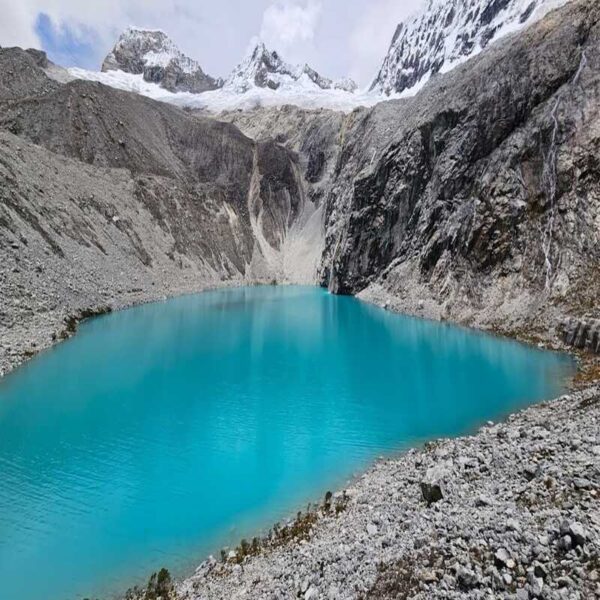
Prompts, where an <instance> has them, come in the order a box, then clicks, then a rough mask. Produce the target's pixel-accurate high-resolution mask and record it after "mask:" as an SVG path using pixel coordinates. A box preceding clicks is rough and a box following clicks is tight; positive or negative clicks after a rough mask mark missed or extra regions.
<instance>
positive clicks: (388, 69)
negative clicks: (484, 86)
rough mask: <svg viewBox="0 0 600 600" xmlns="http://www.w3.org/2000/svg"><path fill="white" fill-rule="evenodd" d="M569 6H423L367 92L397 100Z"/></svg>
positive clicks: (432, 0) (501, 0)
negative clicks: (396, 96) (391, 95)
mask: <svg viewBox="0 0 600 600" xmlns="http://www.w3.org/2000/svg"><path fill="white" fill-rule="evenodd" d="M567 1H568V0H428V3H427V5H426V7H425V9H424V10H423V11H422V12H420V13H418V14H416V15H415V16H414V17H412V19H409V20H407V21H406V23H400V25H398V27H397V29H396V33H395V34H394V37H393V39H392V43H391V44H390V48H389V50H388V54H387V56H386V57H385V59H384V61H383V64H382V66H381V68H380V70H379V73H378V74H377V77H376V78H375V80H374V81H373V83H372V84H371V88H370V89H371V91H377V92H379V93H382V94H386V95H388V96H389V95H390V94H401V93H403V92H406V91H408V90H412V91H414V90H417V89H419V88H420V87H422V86H423V85H424V84H425V83H426V82H427V81H428V80H429V79H430V78H431V77H433V76H435V75H437V74H438V73H444V72H447V71H449V70H450V69H452V68H453V67H455V66H456V65H458V64H460V63H462V62H464V61H465V60H467V59H469V58H471V57H472V56H475V55H476V54H478V53H479V52H481V51H482V50H484V49H485V48H486V47H487V46H488V45H489V44H490V43H492V42H493V41H495V40H497V39H499V38H501V37H502V36H503V35H506V34H507V33H511V32H514V31H517V30H519V29H521V28H523V27H525V26H527V25H529V24H531V23H533V22H535V21H537V20H539V19H541V18H542V17H543V16H544V15H545V14H546V13H547V12H549V11H550V10H552V9H554V8H557V7H558V6H560V5H562V4H565V2H567Z"/></svg>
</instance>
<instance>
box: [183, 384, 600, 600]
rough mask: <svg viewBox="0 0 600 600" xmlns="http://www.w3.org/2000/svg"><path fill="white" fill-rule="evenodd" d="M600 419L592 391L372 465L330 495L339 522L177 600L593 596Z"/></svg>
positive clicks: (193, 581)
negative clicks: (341, 505) (438, 492)
mask: <svg viewBox="0 0 600 600" xmlns="http://www.w3.org/2000/svg"><path fill="white" fill-rule="evenodd" d="M599 423H600V388H599V387H594V386H592V387H589V388H587V389H584V390H580V391H576V392H571V393H569V394H566V395H564V396H562V397H560V398H558V399H555V400H551V401H547V402H543V403H541V404H537V405H534V406H532V407H529V408H527V409H525V410H523V411H521V412H518V413H516V414H513V415H511V416H509V417H508V418H507V419H506V420H505V421H504V422H502V423H499V424H492V423H489V424H488V425H486V426H484V427H483V428H481V429H480V430H479V431H478V432H477V433H475V434H474V435H472V436H466V437H459V438H452V439H441V440H437V441H435V442H430V443H428V444H426V445H425V447H424V448H421V449H412V450H409V451H407V452H405V453H403V454H401V455H400V456H396V457H392V458H388V459H381V460H380V461H378V462H377V463H376V464H374V465H373V466H372V467H371V468H370V469H369V470H367V471H366V472H365V473H364V474H363V475H361V476H359V477H358V478H357V479H356V480H355V481H354V482H353V483H352V484H351V485H350V486H349V487H348V488H346V489H345V490H343V491H342V492H338V493H337V494H335V495H334V496H333V499H332V503H333V505H335V503H336V502H338V501H339V500H340V499H343V502H344V509H343V510H341V511H340V512H339V514H336V511H335V510H323V509H322V508H319V509H317V510H315V511H314V512H313V514H314V515H315V519H314V522H311V523H310V524H309V527H308V531H309V532H308V533H307V535H306V536H304V535H302V536H301V537H300V538H296V539H292V540H290V541H289V542H288V543H286V544H284V545H283V546H279V545H278V544H277V543H272V539H273V538H272V536H273V534H271V539H270V540H269V539H267V540H265V541H264V544H265V546H266V549H265V550H263V551H260V552H259V553H258V554H256V555H252V552H250V553H249V555H248V556H242V555H241V552H242V550H241V547H240V548H238V549H236V550H235V551H231V553H230V554H229V555H228V558H226V560H225V562H223V561H222V560H215V559H213V558H210V559H208V560H206V561H205V562H204V563H202V564H201V565H200V566H199V567H198V569H197V570H196V573H195V574H194V575H193V576H191V577H189V578H188V579H186V580H185V581H183V582H182V583H180V584H178V585H177V586H176V590H177V591H176V594H177V595H176V597H177V598H182V599H185V600H212V599H220V598H246V597H247V598H289V597H301V598H306V599H311V598H331V599H335V598H340V599H341V598H366V597H368V598H389V597H411V598H413V597H414V598H423V599H425V598H485V597H492V595H491V594H500V595H501V597H504V598H519V600H520V599H521V598H534V597H537V596H538V595H539V591H540V590H541V589H544V590H545V594H546V595H544V598H591V597H593V595H594V594H596V595H597V594H598V593H600V587H599V586H598V583H597V582H598V581H599V575H600V574H599V572H598V562H597V561H598V560H599V559H600V518H599V515H598V513H597V511H595V510H594V508H593V507H594V506H596V505H597V502H598V500H599V499H600V481H599V480H598V475H599V468H600V436H599V435H598V430H599V428H598V424H599ZM437 486H439V489H440V490H441V495H442V498H441V499H439V500H436V494H435V490H437V489H438V488H437ZM432 490H434V491H433V492H432ZM425 496H427V498H428V499H429V501H430V504H428V502H427V500H426V498H425ZM288 527H291V528H292V529H293V528H294V522H293V521H290V523H288ZM519 590H521V591H520V592H519ZM400 593H402V594H409V595H408V596H395V595H394V594H400ZM517 593H518V595H517ZM486 594H487V595H486ZM493 597H498V596H493Z"/></svg>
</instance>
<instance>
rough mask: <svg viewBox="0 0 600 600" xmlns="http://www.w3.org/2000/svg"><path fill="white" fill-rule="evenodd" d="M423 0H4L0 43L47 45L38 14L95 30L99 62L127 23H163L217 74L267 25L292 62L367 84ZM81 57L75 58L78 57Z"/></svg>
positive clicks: (80, 31) (76, 29) (75, 30)
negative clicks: (37, 24) (41, 36)
mask: <svg viewBox="0 0 600 600" xmlns="http://www.w3.org/2000/svg"><path fill="white" fill-rule="evenodd" d="M423 1H424V0H219V1H218V2H215V1H214V0H0V14H1V15H2V18H1V19H0V45H1V46H9V45H20V46H24V47H29V46H34V47H40V40H39V39H38V37H37V35H36V33H35V29H34V26H35V22H36V19H37V18H38V16H39V14H40V13H46V14H47V15H49V17H50V18H51V20H52V22H53V23H54V24H55V26H56V27H57V29H58V30H60V29H61V28H62V27H67V28H68V30H69V31H70V33H72V34H74V35H76V36H77V35H79V36H81V38H82V39H83V40H84V41H90V40H86V39H85V38H86V36H89V35H90V34H91V33H93V34H94V40H93V42H92V43H94V44H95V47H94V52H95V58H94V60H95V61H96V66H98V67H99V65H100V62H101V60H102V58H103V56H104V55H105V54H106V52H108V50H109V49H110V48H111V46H112V45H113V44H114V42H115V40H116V37H117V36H118V35H119V33H120V32H121V31H122V30H123V29H124V28H125V27H126V26H128V25H139V26H142V27H160V28H162V29H164V30H165V31H166V32H167V33H168V34H169V35H170V36H171V37H172V38H173V40H174V41H175V42H176V43H177V44H178V45H179V46H180V47H181V49H182V50H183V51H184V52H186V53H187V54H189V55H190V56H192V57H193V58H196V59H198V60H199V61H200V63H201V64H202V66H203V67H204V68H205V70H206V71H207V72H208V73H210V74H212V75H222V76H227V75H228V73H229V71H230V70H231V69H232V68H233V67H234V66H235V64H237V63H238V62H239V60H240V59H241V58H242V56H243V54H244V50H245V48H246V47H247V44H248V41H249V40H250V38H251V37H252V36H254V35H256V34H257V33H259V32H260V34H261V37H263V39H264V41H265V43H267V44H268V46H269V47H271V48H273V49H277V50H279V51H281V53H282V54H283V56H284V58H286V59H287V60H289V61H290V62H295V63H301V62H308V63H309V64H311V65H312V66H313V67H314V68H316V69H317V70H319V71H321V72H322V73H323V75H326V76H328V77H343V76H347V75H350V76H352V77H353V78H355V79H356V80H357V82H359V83H360V84H362V85H367V84H368V83H369V80H370V79H372V77H373V76H374V75H375V72H376V71H377V68H378V66H379V65H380V64H381V61H382V60H383V57H384V55H385V53H386V51H387V48H388V45H389V43H390V40H391V38H392V35H393V33H394V29H395V27H396V25H397V23H399V22H400V21H401V20H403V19H404V18H405V17H406V16H407V15H408V14H409V13H411V12H413V11H414V10H415V9H416V8H418V7H419V6H420V5H421V4H422V2H423ZM74 60H76V58H74Z"/></svg>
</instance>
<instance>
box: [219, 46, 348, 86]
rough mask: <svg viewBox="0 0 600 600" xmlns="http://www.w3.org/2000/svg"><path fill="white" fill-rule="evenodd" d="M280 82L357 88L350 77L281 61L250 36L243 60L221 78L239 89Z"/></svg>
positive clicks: (226, 83)
mask: <svg viewBox="0 0 600 600" xmlns="http://www.w3.org/2000/svg"><path fill="white" fill-rule="evenodd" d="M282 86H283V87H290V86H292V87H309V88H310V87H317V88H321V89H323V90H330V89H337V90H344V91H346V92H354V91H356V89H357V85H356V83H354V81H352V80H351V79H340V80H338V81H334V80H332V79H329V78H327V77H323V76H322V75H319V73H317V71H315V70H314V69H312V68H311V67H309V66H308V65H307V64H305V65H303V66H302V65H291V64H289V63H287V62H285V61H284V60H283V59H282V58H281V56H280V55H279V54H278V53H277V52H275V51H270V50H269V49H268V48H267V47H266V46H265V44H264V42H263V41H262V40H260V39H258V38H255V39H254V40H252V42H251V43H250V46H249V49H248V52H247V53H246V56H245V57H244V60H243V61H242V62H241V63H240V64H239V65H238V66H237V67H236V68H235V69H234V70H233V71H232V72H231V75H230V76H229V78H228V79H227V81H226V82H225V87H226V88H230V89H233V90H235V91H236V92H242V93H243V92H246V91H248V90H249V89H251V88H253V87H260V88H270V89H272V90H277V89H279V88H281V87H282Z"/></svg>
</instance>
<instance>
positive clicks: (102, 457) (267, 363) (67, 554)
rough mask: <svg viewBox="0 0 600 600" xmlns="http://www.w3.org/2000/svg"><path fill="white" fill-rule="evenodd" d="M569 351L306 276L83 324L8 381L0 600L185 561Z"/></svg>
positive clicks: (552, 376) (91, 585) (34, 596)
mask: <svg viewBox="0 0 600 600" xmlns="http://www.w3.org/2000/svg"><path fill="white" fill-rule="evenodd" d="M573 369H574V365H573V363H572V361H571V360H570V359H569V358H568V357H565V356H562V355H560V354H556V353H552V352H543V351H538V350H536V349H533V348H529V347H527V346H524V345H522V344H519V343H517V342H512V341H509V340H504V339H500V338H496V337H493V336H489V335H484V334H481V333H476V332H472V331H469V330H466V329H463V328H459V327H454V326H451V325H448V324H442V323H434V322H429V321H424V320H419V319H413V318H408V317H403V316H399V315H395V314H392V313H390V312H387V311H384V310H381V309H379V308H376V307H374V306H371V305H368V304H365V303H362V302H360V301H358V300H356V299H354V298H350V297H337V296H332V295H330V294H328V293H327V292H326V291H325V290H322V289H319V288H312V287H252V288H239V289H226V290H221V291H211V292H206V293H203V294H198V295H194V296H186V297H181V298H176V299H173V300H169V301H166V302H163V303H156V304H149V305H144V306H140V307H136V308H132V309H130V310H126V311H122V312H119V313H114V314H110V315H106V316H103V317H99V318H94V319H92V320H89V321H86V322H84V323H83V324H82V325H81V327H80V330H79V332H78V334H77V335H76V336H75V337H74V338H73V339H71V340H69V341H67V342H65V343H62V344H60V345H58V346H57V347H55V348H53V349H52V350H49V351H47V352H44V353H42V354H41V355H39V356H38V357H36V358H34V359H33V360H31V361H30V362H29V363H27V364H26V365H24V366H23V367H21V368H20V369H18V370H17V371H15V372H14V373H12V374H10V375H9V376H7V377H5V378H4V379H3V380H0V581H2V598H3V600H40V599H41V598H43V599H44V600H73V599H80V598H85V597H90V598H107V597H112V596H113V595H115V594H118V593H120V592H123V591H124V590H125V588H127V587H128V586H130V585H133V584H135V583H143V582H145V581H146V580H147V578H148V576H149V575H150V573H151V572H152V571H154V570H157V569H158V568H160V567H163V566H164V567H167V568H169V569H170V570H171V571H172V572H173V573H174V574H176V575H183V574H186V573H187V572H190V571H191V570H192V569H193V567H194V566H195V565H196V564H198V563H199V562H200V561H201V560H202V559H203V558H205V557H206V556H207V555H208V554H209V553H216V552H218V550H219V549H220V548H221V547H223V546H226V545H228V544H229V545H235V544H236V543H237V542H239V540H240V539H241V538H242V537H251V536H252V535H255V534H256V533H258V532H260V531H261V530H264V529H265V528H267V527H268V526H269V525H271V524H273V523H274V522H276V521H278V520H280V519H282V518H285V517H286V516H288V515H290V514H293V513H294V512H295V511H296V510H298V509H300V508H303V507H305V506H306V504H307V503H308V502H309V501H312V500H316V499H318V498H320V497H322V496H323V495H324V493H325V492H326V491H327V490H329V489H339V488H341V487H343V486H344V485H345V484H346V482H347V481H348V480H349V479H350V478H352V477H353V476H354V475H355V474H357V473H359V472H360V471H361V470H364V469H366V468H368V466H369V465H370V464H372V463H373V461H374V460H376V459H377V458H378V457H379V456H382V455H390V454H393V453H396V452H400V451H402V450H404V449H407V448H409V447H413V446H416V445H419V444H422V443H423V442H424V441H426V440H429V439H432V438H437V437H440V436H455V435H460V434H465V433H469V432H472V431H474V430H475V429H476V428H477V427H478V426H480V425H481V424H482V423H484V422H486V421H488V420H497V419H501V418H503V417H504V416H506V415H507V414H508V413H511V412H514V411H516V410H519V409H520V408H523V407H525V406H527V405H530V404H533V403H535V402H538V401H540V400H543V399H548V398H551V397H554V396H556V395H558V394H560V393H561V392H562V391H563V390H564V386H565V385H566V382H567V380H568V378H569V376H570V375H571V374H572V373H573Z"/></svg>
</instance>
